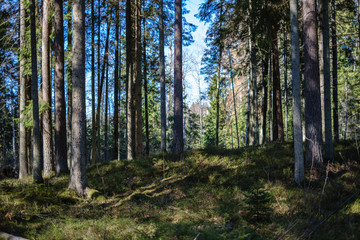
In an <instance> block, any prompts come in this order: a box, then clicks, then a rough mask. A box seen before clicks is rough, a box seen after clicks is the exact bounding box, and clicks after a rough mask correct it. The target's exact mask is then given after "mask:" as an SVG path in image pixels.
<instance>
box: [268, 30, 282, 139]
mask: <svg viewBox="0 0 360 240" xmlns="http://www.w3.org/2000/svg"><path fill="white" fill-rule="evenodd" d="M271 36H272V54H273V141H280V142H282V141H284V123H283V116H282V104H281V88H280V64H279V50H278V41H277V39H278V38H277V31H276V30H275V27H273V29H272V32H271Z"/></svg>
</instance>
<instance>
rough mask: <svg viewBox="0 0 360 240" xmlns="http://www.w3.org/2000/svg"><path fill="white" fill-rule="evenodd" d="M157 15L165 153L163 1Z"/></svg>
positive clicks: (164, 147) (162, 141)
mask: <svg viewBox="0 0 360 240" xmlns="http://www.w3.org/2000/svg"><path fill="white" fill-rule="evenodd" d="M159 4H160V6H159V8H160V14H159V38H160V39H159V48H160V49H159V53H160V56H159V58H160V66H159V71H160V102H161V107H160V115H161V116H160V118H161V151H166V91H165V89H166V86H165V53H164V52H165V50H164V49H165V37H164V0H160V3H159Z"/></svg>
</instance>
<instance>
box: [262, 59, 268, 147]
mask: <svg viewBox="0 0 360 240" xmlns="http://www.w3.org/2000/svg"><path fill="white" fill-rule="evenodd" d="M262 76H263V82H262V83H263V88H264V97H263V104H262V115H263V117H262V120H263V122H262V135H263V137H262V142H261V144H262V145H264V144H265V143H266V127H267V126H266V123H267V118H266V116H267V108H268V82H269V79H268V78H269V57H268V55H266V57H265V60H264V61H263V73H262Z"/></svg>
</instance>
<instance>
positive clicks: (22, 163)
mask: <svg viewBox="0 0 360 240" xmlns="http://www.w3.org/2000/svg"><path fill="white" fill-rule="evenodd" d="M24 1H25V0H20V51H21V55H22V56H24V54H25V45H26V41H25V32H26V23H25V18H26V11H25V6H24ZM25 64H26V62H25V58H24V57H22V58H21V59H20V73H19V77H20V86H19V87H20V88H19V89H20V109H19V112H20V126H19V131H20V139H19V178H20V179H23V178H25V177H26V176H27V175H28V174H29V173H28V171H27V155H28V154H27V137H26V135H27V134H26V133H27V130H26V128H25V123H24V117H25V116H24V114H23V111H24V110H25V107H26V105H27V104H26V87H27V81H28V77H27V76H26V75H25V71H24V68H25Z"/></svg>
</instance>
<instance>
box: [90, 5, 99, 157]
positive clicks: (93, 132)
mask: <svg viewBox="0 0 360 240" xmlns="http://www.w3.org/2000/svg"><path fill="white" fill-rule="evenodd" d="M94 1H95V0H91V163H92V164H94V163H95V162H96V156H95V155H96V133H97V132H96V127H95V118H96V117H95V104H96V101H95V34H96V33H95V3H94ZM99 4H100V1H99ZM99 14H100V12H99ZM99 27H100V22H99ZM98 36H100V35H98ZM98 41H99V42H100V39H98ZM98 53H100V47H99V49H98ZM98 56H100V54H98ZM98 59H100V58H98ZM99 62H100V61H98V64H100V63H99ZM98 69H100V67H99V68H98ZM98 81H99V78H98ZM98 97H99V96H98ZM98 99H99V98H98Z"/></svg>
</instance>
